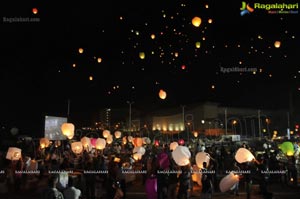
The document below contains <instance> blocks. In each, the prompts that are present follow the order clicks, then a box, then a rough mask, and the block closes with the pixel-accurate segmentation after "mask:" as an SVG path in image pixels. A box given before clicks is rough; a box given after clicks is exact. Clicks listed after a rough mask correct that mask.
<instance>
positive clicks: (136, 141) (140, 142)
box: [133, 137, 143, 147]
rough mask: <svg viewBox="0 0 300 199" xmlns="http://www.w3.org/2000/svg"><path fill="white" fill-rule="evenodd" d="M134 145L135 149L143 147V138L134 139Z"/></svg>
mask: <svg viewBox="0 0 300 199" xmlns="http://www.w3.org/2000/svg"><path fill="white" fill-rule="evenodd" d="M133 145H134V146H135V147H140V146H143V138H140V137H137V138H134V139H133Z"/></svg>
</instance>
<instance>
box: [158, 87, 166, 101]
mask: <svg viewBox="0 0 300 199" xmlns="http://www.w3.org/2000/svg"><path fill="white" fill-rule="evenodd" d="M158 96H159V98H160V99H166V97H167V93H166V92H165V91H164V90H162V89H160V90H159V93H158Z"/></svg>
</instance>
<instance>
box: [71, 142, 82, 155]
mask: <svg viewBox="0 0 300 199" xmlns="http://www.w3.org/2000/svg"><path fill="white" fill-rule="evenodd" d="M71 149H72V151H73V153H75V154H80V153H81V152H82V150H83V146H82V143H81V142H73V143H72V144H71Z"/></svg>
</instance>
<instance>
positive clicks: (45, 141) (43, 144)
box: [40, 138, 50, 149]
mask: <svg viewBox="0 0 300 199" xmlns="http://www.w3.org/2000/svg"><path fill="white" fill-rule="evenodd" d="M49 144H50V140H49V139H48V138H41V139H40V147H41V149H44V148H47V147H48V146H49Z"/></svg>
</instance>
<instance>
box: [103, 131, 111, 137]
mask: <svg viewBox="0 0 300 199" xmlns="http://www.w3.org/2000/svg"><path fill="white" fill-rule="evenodd" d="M102 135H103V137H104V138H107V137H108V136H109V135H110V131H109V130H104V131H103V133H102Z"/></svg>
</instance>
